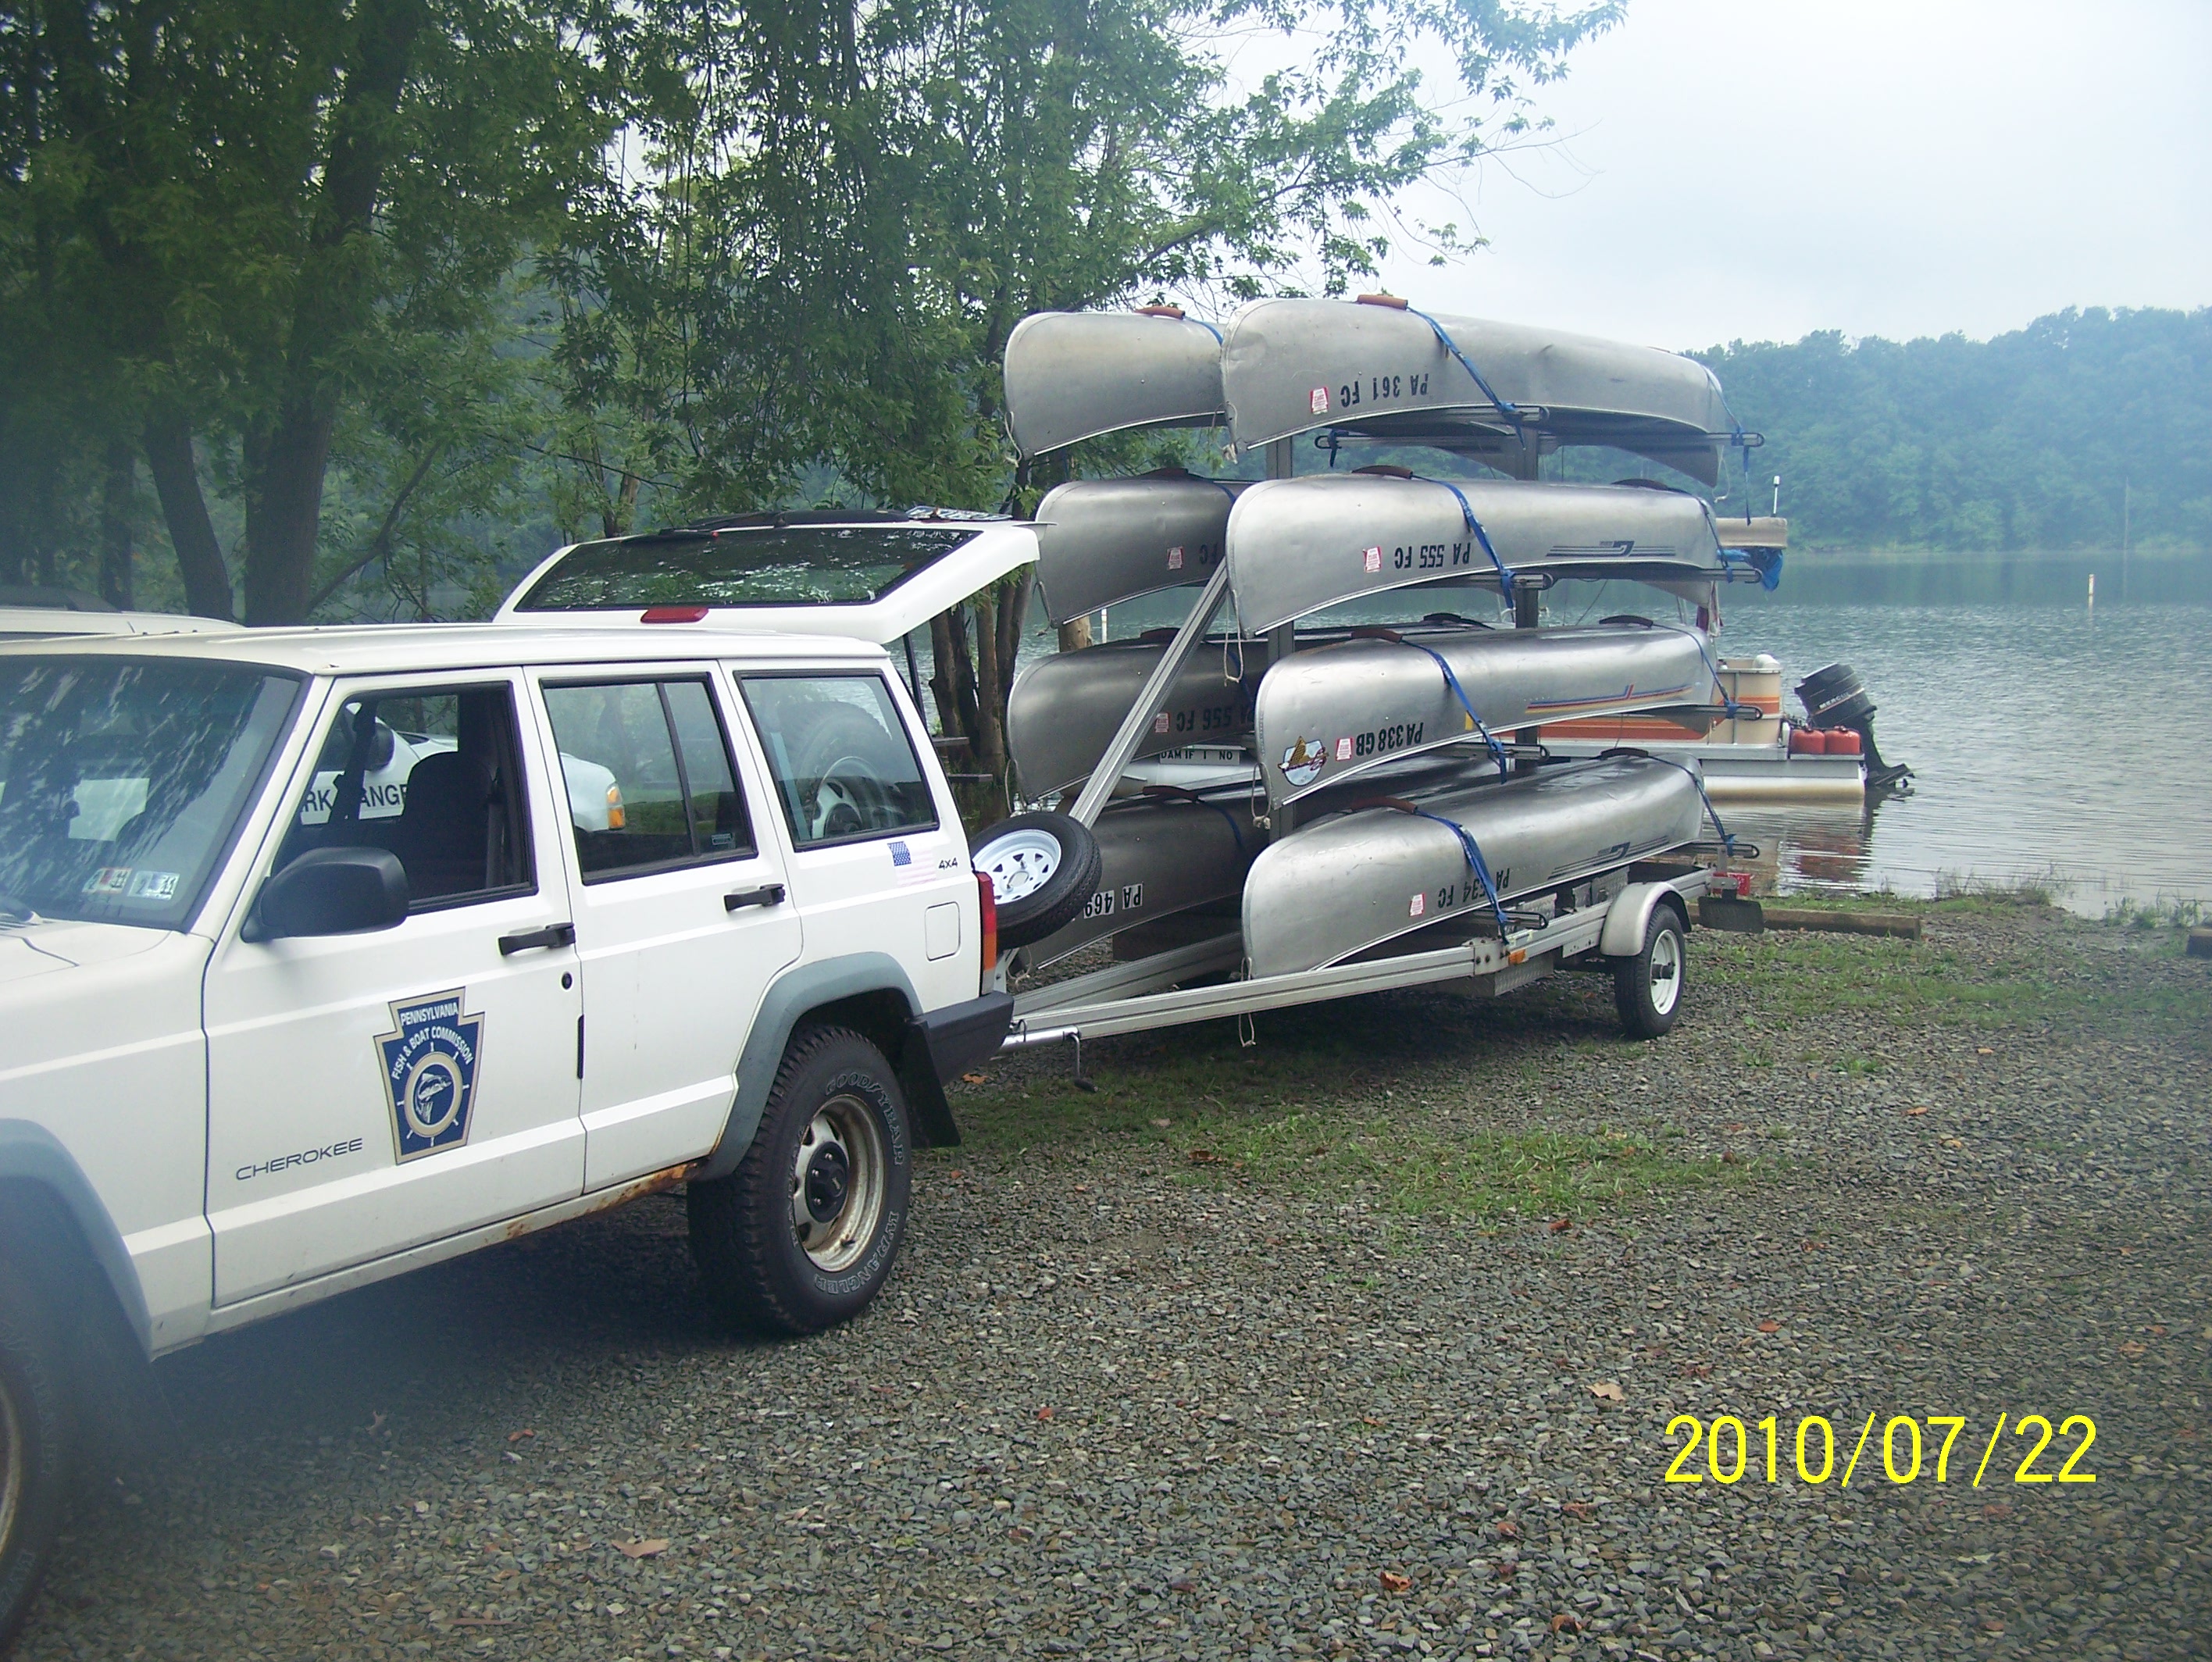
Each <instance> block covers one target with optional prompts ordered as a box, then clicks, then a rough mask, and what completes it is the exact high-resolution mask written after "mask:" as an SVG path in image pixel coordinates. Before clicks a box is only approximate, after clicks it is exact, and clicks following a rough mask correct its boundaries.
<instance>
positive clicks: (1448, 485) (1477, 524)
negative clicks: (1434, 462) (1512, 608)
mask: <svg viewBox="0 0 2212 1662" xmlns="http://www.w3.org/2000/svg"><path fill="white" fill-rule="evenodd" d="M1414 478H1416V479H1418V480H1419V481H1420V482H1421V483H1423V484H1425V485H1442V486H1443V488H1445V489H1446V490H1448V491H1449V492H1450V493H1451V494H1452V500H1454V501H1455V502H1457V503H1458V504H1459V517H1460V518H1461V519H1462V520H1463V521H1464V522H1465V523H1466V525H1467V534H1468V536H1469V537H1473V538H1474V540H1475V541H1476V542H1477V543H1480V544H1481V546H1482V551H1483V552H1484V553H1485V554H1486V555H1489V556H1490V563H1491V564H1492V565H1493V566H1495V567H1498V583H1499V585H1500V586H1501V588H1502V589H1503V591H1504V596H1505V598H1506V601H1507V604H1511V602H1512V599H1513V568H1512V567H1510V566H1509V565H1507V564H1506V563H1505V562H1504V561H1503V560H1500V559H1499V558H1498V550H1497V549H1494V548H1492V546H1491V544H1490V533H1489V532H1488V531H1485V530H1483V528H1482V521H1481V520H1480V519H1476V518H1475V517H1474V505H1473V504H1472V503H1470V502H1469V501H1468V500H1467V493H1466V492H1465V491H1463V490H1462V489H1461V488H1459V487H1458V486H1457V485H1455V484H1454V483H1452V482H1451V481H1450V480H1449V479H1431V478H1427V477H1425V476H1423V475H1420V474H1415V475H1414Z"/></svg>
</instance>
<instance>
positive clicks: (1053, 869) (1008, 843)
mask: <svg viewBox="0 0 2212 1662" xmlns="http://www.w3.org/2000/svg"><path fill="white" fill-rule="evenodd" d="M969 863H970V864H973V865H974V866H975V869H976V870H978V871H980V872H981V873H982V874H983V875H984V876H987V877H988V878H990V880H991V897H992V899H993V900H994V901H997V902H998V907H999V945H1000V947H1001V948H1002V949H1011V948H1013V947H1018V946H1027V945H1029V944H1030V943H1032V942H1034V941H1042V939H1044V937H1046V936H1048V935H1049V934H1051V933H1052V932H1053V931H1054V930H1056V929H1058V928H1060V925H1063V924H1066V923H1067V922H1069V921H1071V920H1072V919H1073V918H1074V917H1075V915H1076V913H1079V912H1080V911H1082V910H1083V908H1084V907H1085V906H1087V905H1088V904H1089V903H1090V901H1091V895H1094V894H1096V893H1097V890H1098V873H1099V855H1098V839H1097V838H1096V837H1094V836H1092V835H1091V828H1090V827H1089V826H1087V825H1085V824H1084V822H1082V821H1081V820H1079V819H1075V818H1073V817H1072V816H1068V815H1066V814H1054V813H1047V812H1037V813H1031V814H1017V815H1015V816H1013V817H1012V819H1006V820H1000V822H998V823H997V824H996V825H994V826H993V827H992V828H990V829H989V830H987V831H986V832H984V833H983V834H981V836H980V837H978V838H976V840H975V852H973V853H972V854H971V855H970V856H969Z"/></svg>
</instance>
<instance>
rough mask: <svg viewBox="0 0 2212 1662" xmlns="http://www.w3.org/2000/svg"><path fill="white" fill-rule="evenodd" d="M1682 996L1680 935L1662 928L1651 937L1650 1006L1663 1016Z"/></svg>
mask: <svg viewBox="0 0 2212 1662" xmlns="http://www.w3.org/2000/svg"><path fill="white" fill-rule="evenodd" d="M1681 996H1682V937H1680V936H1679V935H1677V934H1676V933H1675V932H1674V931H1673V930H1671V929H1662V930H1661V931H1659V932H1658V933H1657V934H1656V935H1655V936H1653V937H1651V1008H1652V1009H1653V1010H1655V1011H1656V1012H1657V1013H1658V1014H1660V1015H1662V1016H1664V1015H1666V1014H1667V1013H1668V1011H1670V1010H1673V1009H1674V1004H1675V1001H1676V1000H1678V999H1679V998H1681Z"/></svg>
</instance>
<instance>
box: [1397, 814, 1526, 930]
mask: <svg viewBox="0 0 2212 1662" xmlns="http://www.w3.org/2000/svg"><path fill="white" fill-rule="evenodd" d="M1404 811H1405V812H1407V813H1409V814H1411V815H1413V816H1415V817H1416V818H1418V819H1425V820H1434V821H1435V822H1437V824H1438V825H1441V826H1443V828H1445V829H1446V830H1447V831H1449V832H1450V833H1451V834H1453V835H1454V836H1455V837H1457V838H1458V839H1459V846H1460V852H1462V853H1463V854H1465V855H1466V856H1467V864H1468V870H1471V871H1473V872H1474V876H1475V880H1476V881H1477V882H1478V883H1480V884H1481V885H1482V897H1483V899H1485V900H1486V901H1489V902H1490V915H1491V916H1492V917H1493V918H1495V919H1498V940H1499V941H1500V942H1501V943H1502V942H1503V941H1504V939H1505V937H1507V936H1509V935H1510V934H1511V933H1512V932H1513V925H1511V924H1510V923H1508V922H1507V921H1506V920H1505V907H1504V902H1502V901H1499V899H1498V885H1497V883H1495V882H1493V881H1492V878H1491V876H1490V866H1489V864H1488V863H1487V862H1486V861H1485V860H1484V858H1482V848H1481V846H1480V844H1478V843H1477V842H1476V841H1475V840H1474V832H1472V831H1470V830H1468V828H1466V827H1465V826H1463V825H1462V824H1461V823H1460V822H1458V821H1457V820H1448V819H1446V818H1445V817H1444V816H1443V815H1442V814H1431V812H1429V810H1427V809H1425V808H1416V807H1414V806H1413V804H1411V803H1408V804H1406V806H1405V810H1404Z"/></svg>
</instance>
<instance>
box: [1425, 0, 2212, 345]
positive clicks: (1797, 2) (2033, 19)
mask: <svg viewBox="0 0 2212 1662" xmlns="http://www.w3.org/2000/svg"><path fill="white" fill-rule="evenodd" d="M2208 86H2212V0H2097V3H2093V4H2090V3H2081V0H2072V3H2067V4H2056V3H2046V0H1727V3H1723V0H1629V8H1628V18H1627V21H1626V22H1625V23H1623V24H1622V25H1621V26H1620V27H1618V28H1616V29H1614V30H1613V32H1612V33H1610V34H1608V35H1607V36H1605V37H1604V38H1602V39H1600V40H1598V41H1596V42H1595V43H1594V44H1592V45H1587V46H1585V47H1583V49H1582V50H1581V51H1580V52H1577V54H1576V55H1575V57H1574V58H1573V59H1572V60H1571V69H1570V71H1569V73H1568V76H1567V78H1566V79H1565V81H1564V82H1559V83H1558V84H1557V85H1555V86H1553V87H1551V88H1544V89H1541V91H1540V93H1539V98H1540V100H1541V103H1540V108H1541V111H1542V112H1544V113H1547V114H1549V115H1551V116H1553V117H1554V118H1556V120H1557V122H1558V132H1559V143H1557V145H1556V146H1555V147H1553V149H1548V150H1546V151H1542V152H1539V153H1535V154H1528V155H1519V156H1516V157H1513V158H1511V159H1510V161H1502V162H1494V163H1492V164H1490V165H1489V166H1487V167H1486V168H1485V169H1484V170H1483V172H1482V173H1481V175H1480V178H1479V179H1476V180H1475V181H1474V185H1473V188H1472V190H1471V191H1470V192H1469V195H1470V198H1471V201H1472V203H1473V206H1474V208H1475V209H1476V211H1477V215H1478V220H1477V222H1478V224H1479V226H1480V230H1481V231H1482V233H1483V234H1485V235H1486V237H1488V238H1489V240H1490V243H1491V246H1489V247H1488V248H1486V249H1485V250H1483V251H1481V252H1479V253H1477V254H1475V255H1474V256H1472V257H1471V258H1468V259H1465V260H1463V261H1455V263H1454V264H1453V265H1452V266H1451V267H1449V269H1447V270H1431V269H1428V268H1426V267H1425V266H1424V265H1422V264H1419V262H1417V261H1415V260H1413V259H1406V260H1403V261H1394V262H1393V264H1392V267H1391V269H1390V270H1389V273H1388V276H1389V282H1390V286H1391V287H1392V288H1394V289H1395V290H1396V291H1397V292H1399V293H1401V294H1407V295H1409V296H1413V297H1414V298H1415V299H1416V300H1426V301H1428V302H1429V303H1430V304H1431V305H1433V306H1437V307H1439V308H1442V309H1446V310H1450V311H1456V312H1465V313H1469V314H1472V315H1474V316H1478V317H1498V318H1512V319H1514V320H1516V321H1522V322H1528V323H1532V324H1547V325H1553V326H1555V327H1559V328H1563V329H1573V330H1583V331H1589V332H1590V333H1594V334H1601V335H1608V336H1614V337H1622V338H1626V339H1631V340H1637V341H1642V342H1644V343H1649V344H1650V345H1654V346H1665V347H1673V348H1678V349H1680V348H1698V347H1705V346H1710V345H1712V344H1715V343H1721V342H1725V341H1729V340H1732V339H1738V338H1741V339H1745V340H1762V339H1764V340H1795V339H1796V338H1797V337H1799V336H1801V335H1803V334H1805V333H1807V332H1808V331H1813V330H1816V329H1840V330H1842V331H1844V332H1845V333H1846V334H1850V335H1854V336H1857V335H1886V336H1889V337H1893V338H1902V337H1911V336H1915V335H1934V334H1942V333H1946V332H1948V331H1954V330H1956V331H1964V332H1966V334H1968V335H1972V336H1975V337H1987V336H1990V335H1993V334H2001V333H2002V332H2004V331H2007V330H2010V329H2017V328H2019V327H2020V326H2021V325H2023V324H2026V323H2027V322H2028V321H2029V320H2030V319H2032V318H2036V317H2039V316H2040V315H2042V314H2043V313H2045V312H2053V311H2057V310H2058V309H2059V308H2061V307H2063V306H2095V305H2103V306H2191V307H2193V306H2204V305H2207V304H2212V94H2208V90H2207V88H2208Z"/></svg>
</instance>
